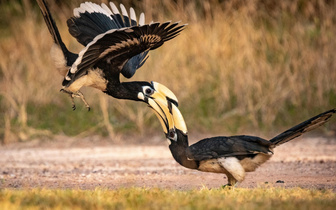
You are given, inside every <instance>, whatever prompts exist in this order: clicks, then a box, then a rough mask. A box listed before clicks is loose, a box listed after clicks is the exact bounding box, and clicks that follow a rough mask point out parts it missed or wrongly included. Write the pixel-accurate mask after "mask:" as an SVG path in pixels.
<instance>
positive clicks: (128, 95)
mask: <svg viewBox="0 0 336 210" xmlns="http://www.w3.org/2000/svg"><path fill="white" fill-rule="evenodd" d="M104 92H105V93H106V94H108V95H110V96H112V97H114V98H118V99H127V100H133V101H139V99H138V97H137V94H138V92H137V91H136V90H134V87H132V83H130V82H122V83H120V81H119V80H116V79H115V80H109V82H108V83H107V87H106V91H104Z"/></svg>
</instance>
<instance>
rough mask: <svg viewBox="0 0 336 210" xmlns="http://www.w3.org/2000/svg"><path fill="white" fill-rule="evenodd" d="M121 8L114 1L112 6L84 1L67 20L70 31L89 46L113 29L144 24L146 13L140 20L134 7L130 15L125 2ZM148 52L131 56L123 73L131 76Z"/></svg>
mask: <svg viewBox="0 0 336 210" xmlns="http://www.w3.org/2000/svg"><path fill="white" fill-rule="evenodd" d="M120 9H121V13H120V12H119V10H118V8H117V7H116V6H115V5H114V4H113V3H112V2H110V8H109V7H108V6H107V5H106V4H104V3H103V4H101V6H100V5H98V4H95V3H92V2H85V3H82V4H81V5H80V7H78V8H76V9H74V16H73V17H71V18H70V19H69V20H68V21H67V25H68V28H69V32H70V34H71V35H72V36H73V37H75V38H76V39H77V41H78V42H79V43H81V44H82V45H84V46H87V45H88V44H89V43H90V42H92V41H93V40H94V38H95V37H97V36H98V35H100V34H104V33H106V32H107V31H110V30H112V29H121V28H126V27H132V26H141V25H144V22H145V15H144V13H141V14H140V17H139V22H138V21H137V18H136V14H135V11H134V9H133V8H130V11H129V14H130V15H128V12H127V10H126V8H125V6H124V5H123V4H120ZM147 54H148V51H145V52H142V53H140V54H138V55H135V56H133V57H132V58H130V59H129V60H128V62H127V63H126V64H125V65H124V67H123V69H122V70H121V73H122V74H123V75H124V76H125V77H127V78H131V77H132V76H133V75H134V74H135V72H136V70H137V69H138V68H140V67H141V66H142V65H143V64H144V63H145V61H146V60H147V58H148V56H147Z"/></svg>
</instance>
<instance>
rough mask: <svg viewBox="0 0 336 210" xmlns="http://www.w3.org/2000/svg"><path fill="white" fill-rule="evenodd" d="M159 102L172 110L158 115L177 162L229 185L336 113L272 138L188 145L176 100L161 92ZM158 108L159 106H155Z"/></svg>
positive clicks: (226, 138)
mask: <svg viewBox="0 0 336 210" xmlns="http://www.w3.org/2000/svg"><path fill="white" fill-rule="evenodd" d="M170 95H173V94H170ZM158 101H159V102H160V106H166V107H167V108H168V111H169V112H166V111H165V114H164V115H163V114H162V113H161V114H160V113H157V116H158V117H159V119H160V121H161V123H162V127H163V129H164V132H165V134H166V137H167V140H168V143H169V149H170V151H171V153H172V155H173V157H174V159H175V160H176V162H178V163H179V164H180V165H182V166H184V167H186V168H190V169H196V170H199V171H204V172H213V173H224V174H226V176H227V177H228V184H227V186H235V185H236V184H237V183H239V182H242V181H243V180H244V178H245V173H246V172H252V171H255V170H256V169H257V168H258V167H259V166H260V165H261V164H263V163H265V162H266V161H267V160H269V159H270V158H271V157H272V155H273V153H274V152H273V149H274V148H275V147H277V146H279V145H281V144H283V143H286V142H288V141H290V140H292V139H294V138H296V137H298V136H300V135H302V134H303V133H305V132H308V131H311V130H313V129H315V128H317V127H319V126H320V125H323V124H324V123H326V122H327V121H328V120H329V118H330V117H331V116H332V115H333V114H334V113H335V112H336V109H331V110H329V111H326V112H324V113H321V114H319V115H316V116H315V117H312V118H310V119H309V120H306V121H304V122H302V123H300V124H298V125H296V126H294V127H292V128H290V129H288V130H286V131H285V132H283V133H281V134H279V135H277V136H275V137H274V138H272V139H270V140H269V141H268V140H265V139H262V138H260V137H256V136H246V135H239V136H217V137H212V138H206V139H203V140H200V141H198V142H197V143H195V144H193V145H190V146H189V143H188V132H187V126H186V124H185V121H184V119H183V116H182V114H181V113H180V111H179V110H178V108H177V106H176V105H175V104H176V101H175V100H174V99H173V98H170V97H167V99H166V101H165V102H164V99H162V95H161V98H160V99H158ZM156 110H159V109H157V108H156V109H155V111H156ZM165 110H167V109H165ZM163 119H166V120H163ZM166 122H173V123H174V124H173V125H171V124H167V123H166Z"/></svg>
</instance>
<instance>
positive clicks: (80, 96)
mask: <svg viewBox="0 0 336 210" xmlns="http://www.w3.org/2000/svg"><path fill="white" fill-rule="evenodd" d="M72 96H75V97H78V98H80V99H82V101H83V102H84V104H85V106H86V108H87V110H88V111H90V109H91V108H90V105H89V103H88V102H87V101H86V100H85V98H84V95H83V93H82V92H80V91H77V92H76V93H74V94H73V95H72Z"/></svg>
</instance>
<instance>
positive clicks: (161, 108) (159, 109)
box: [139, 82, 188, 144]
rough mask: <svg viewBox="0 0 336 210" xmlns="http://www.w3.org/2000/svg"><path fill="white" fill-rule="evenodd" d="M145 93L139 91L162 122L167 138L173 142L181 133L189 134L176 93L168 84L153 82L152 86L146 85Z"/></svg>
mask: <svg viewBox="0 0 336 210" xmlns="http://www.w3.org/2000/svg"><path fill="white" fill-rule="evenodd" d="M143 92H145V94H144V95H142V94H141V93H139V95H140V98H144V99H143V100H144V101H145V102H147V103H148V105H149V107H151V108H152V109H153V110H154V112H155V114H156V116H157V117H158V119H159V120H160V122H161V126H162V128H163V131H164V133H165V134H166V138H167V140H168V142H169V144H171V143H172V142H176V141H177V139H178V136H179V135H185V136H187V133H188V131H187V126H186V124H185V121H184V119H183V116H182V114H181V112H180V110H179V109H178V108H177V107H178V101H177V98H176V96H175V94H174V93H173V92H172V91H171V90H169V89H168V88H167V87H166V86H164V85H162V84H160V83H157V82H152V83H151V87H144V91H143Z"/></svg>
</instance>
